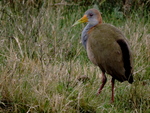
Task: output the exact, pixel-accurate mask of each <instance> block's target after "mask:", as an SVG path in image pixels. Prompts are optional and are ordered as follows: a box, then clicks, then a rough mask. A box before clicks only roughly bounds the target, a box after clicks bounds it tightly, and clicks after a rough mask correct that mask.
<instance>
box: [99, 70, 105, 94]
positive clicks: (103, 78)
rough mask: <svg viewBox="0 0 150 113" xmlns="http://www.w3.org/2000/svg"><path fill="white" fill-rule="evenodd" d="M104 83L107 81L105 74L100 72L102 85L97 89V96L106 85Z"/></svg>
mask: <svg viewBox="0 0 150 113" xmlns="http://www.w3.org/2000/svg"><path fill="white" fill-rule="evenodd" d="M106 81H107V78H106V76H105V73H104V72H102V85H101V86H100V88H99V90H98V93H97V94H100V93H101V91H102V89H103V87H104V85H105V84H106Z"/></svg>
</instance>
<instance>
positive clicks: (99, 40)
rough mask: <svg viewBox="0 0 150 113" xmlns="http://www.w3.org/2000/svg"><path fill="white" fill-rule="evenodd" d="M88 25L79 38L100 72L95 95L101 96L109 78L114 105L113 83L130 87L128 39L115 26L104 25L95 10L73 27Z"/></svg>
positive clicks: (130, 63) (130, 54)
mask: <svg viewBox="0 0 150 113" xmlns="http://www.w3.org/2000/svg"><path fill="white" fill-rule="evenodd" d="M81 23H87V25H86V26H85V28H84V29H83V31H82V34H81V41H82V44H83V46H84V48H85V49H86V52H87V56H88V58H89V60H90V61H91V62H92V63H93V64H95V65H96V66H98V67H99V68H100V70H101V72H102V77H101V78H102V81H101V82H102V83H101V85H100V87H99V89H98V92H97V94H100V93H101V91H102V89H103V87H104V85H105V84H106V82H107V77H106V74H107V75H111V77H112V78H111V92H112V93H111V102H114V85H115V80H118V81H119V82H124V81H128V82H129V83H130V84H132V83H133V81H134V80H133V55H132V51H131V47H130V44H129V41H128V39H127V38H126V37H125V35H124V34H123V33H122V31H121V30H119V29H118V28H117V27H115V26H114V25H111V24H109V23H103V20H102V16H101V13H100V12H99V11H98V10H97V9H94V8H93V9H89V10H87V11H86V12H85V13H84V15H83V17H82V18H81V19H79V20H77V21H76V22H75V23H74V24H73V25H72V26H76V25H78V24H81Z"/></svg>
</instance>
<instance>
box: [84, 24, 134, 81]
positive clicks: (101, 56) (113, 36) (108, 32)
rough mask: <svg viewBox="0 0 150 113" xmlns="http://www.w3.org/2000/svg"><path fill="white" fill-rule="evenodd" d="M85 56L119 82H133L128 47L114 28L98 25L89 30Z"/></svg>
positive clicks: (130, 56)
mask: <svg viewBox="0 0 150 113" xmlns="http://www.w3.org/2000/svg"><path fill="white" fill-rule="evenodd" d="M87 54H88V57H89V59H90V60H91V61H92V62H93V63H94V64H95V65H97V66H99V67H100V68H101V70H102V71H103V72H106V73H108V74H110V75H111V76H112V77H113V78H115V79H117V80H119V81H121V82H123V81H125V80H128V81H129V82H130V83H132V82H133V78H132V76H131V74H132V55H131V51H130V47H129V44H128V41H127V39H126V38H125V36H124V35H123V34H122V32H121V31H120V30H118V29H117V28H116V27H114V26H112V25H110V24H99V25H97V26H95V27H93V28H92V29H91V30H89V36H88V40H87ZM129 76H131V77H129Z"/></svg>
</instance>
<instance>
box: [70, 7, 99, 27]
mask: <svg viewBox="0 0 150 113" xmlns="http://www.w3.org/2000/svg"><path fill="white" fill-rule="evenodd" d="M85 22H87V23H89V24H91V25H93V26H95V25H97V24H100V23H102V17H101V14H100V12H99V11H98V10H96V9H89V10H87V11H86V12H85V13H84V16H83V17H82V18H81V19H79V20H78V21H76V22H75V23H74V24H73V25H72V26H75V25H77V24H80V23H85Z"/></svg>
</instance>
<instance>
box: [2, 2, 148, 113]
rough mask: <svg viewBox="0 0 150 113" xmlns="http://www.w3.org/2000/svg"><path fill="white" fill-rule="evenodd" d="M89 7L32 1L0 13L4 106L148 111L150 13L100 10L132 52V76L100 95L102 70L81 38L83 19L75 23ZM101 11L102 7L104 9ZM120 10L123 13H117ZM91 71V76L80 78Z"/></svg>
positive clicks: (47, 112)
mask: <svg viewBox="0 0 150 113" xmlns="http://www.w3.org/2000/svg"><path fill="white" fill-rule="evenodd" d="M0 5H1V7H2V4H0ZM87 9H88V8H85V7H83V8H82V7H79V6H73V7H70V6H67V7H63V6H58V7H52V6H51V7H46V6H43V7H41V8H40V9H39V10H37V9H36V8H34V7H31V6H25V7H23V6H20V7H19V6H18V7H16V9H12V8H11V7H10V6H9V4H6V5H3V7H2V8H1V13H0V17H1V20H0V24H1V25H0V48H1V51H0V112H5V113H29V112H30V113H80V112H81V113H149V112H150V95H149V94H150V87H149V86H150V27H149V26H150V24H149V23H150V19H149V15H148V14H147V12H146V11H145V12H143V13H141V12H138V11H137V12H134V11H133V12H132V14H130V17H129V18H125V17H122V16H120V15H119V16H117V15H118V13H117V12H112V13H110V12H102V13H103V15H102V16H103V20H104V22H106V23H111V24H113V25H115V26H117V27H118V28H119V29H120V30H122V31H123V32H124V34H125V35H126V36H127V37H128V38H129V41H130V44H131V47H132V51H133V53H134V79H135V82H134V83H133V84H132V85H131V84H128V83H127V82H124V83H120V82H117V81H116V84H115V102H114V103H113V104H111V103H110V97H111V84H110V82H109V80H110V79H111V77H110V76H109V75H108V76H107V77H108V82H107V84H106V86H105V88H104V90H103V91H102V93H101V94H100V95H98V96H97V95H96V92H97V90H98V88H99V86H100V84H101V71H100V70H99V68H98V67H96V66H94V65H93V64H92V63H91V62H90V61H89V60H88V58H87V55H86V51H85V50H84V48H83V47H82V44H81V43H80V35H81V31H82V29H83V27H84V26H85V24H83V25H79V26H76V27H71V25H72V24H73V23H74V22H75V21H76V20H77V19H79V18H81V16H82V15H83V13H84V11H85V10H87ZM105 10H106V9H105ZM102 11H103V10H102ZM119 14H120V13H119ZM82 75H87V76H88V77H89V80H85V81H79V80H78V77H80V76H82Z"/></svg>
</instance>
